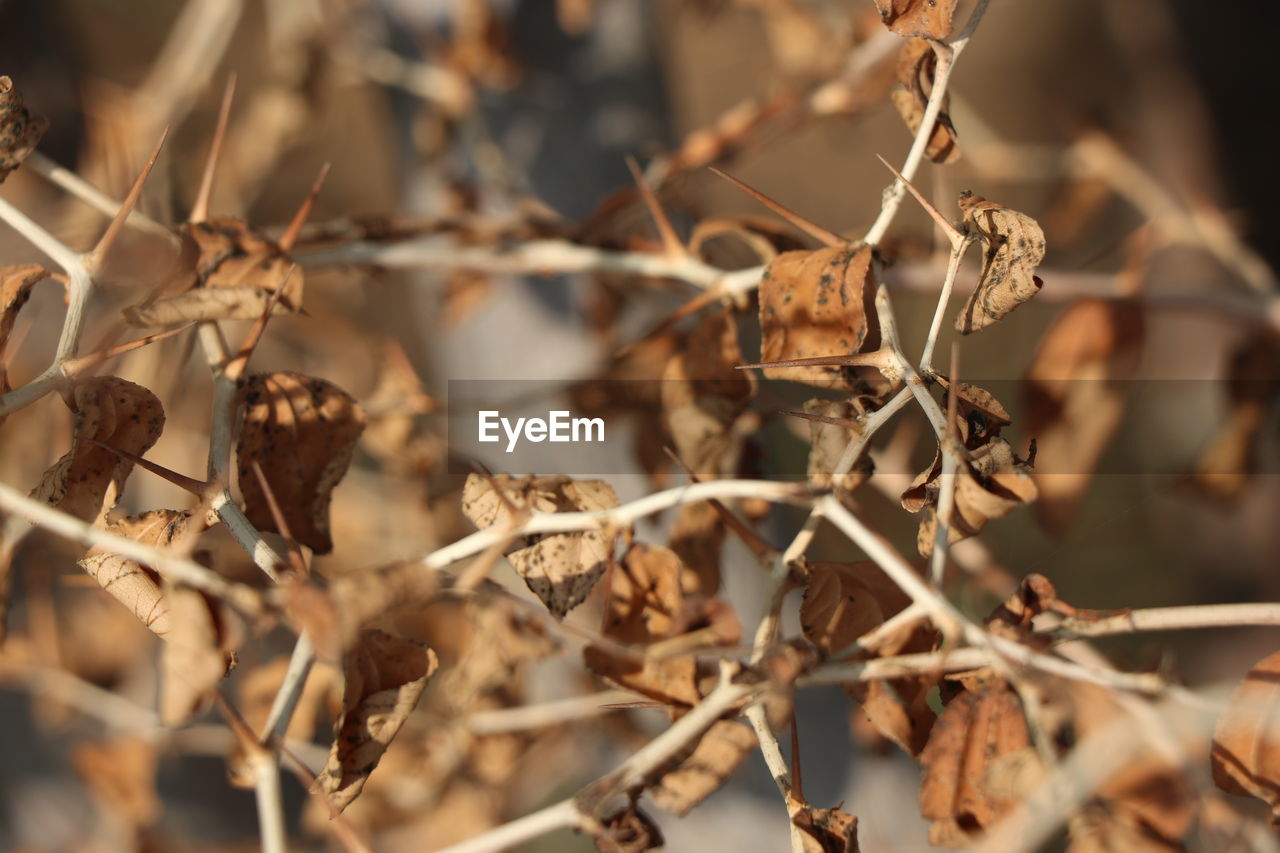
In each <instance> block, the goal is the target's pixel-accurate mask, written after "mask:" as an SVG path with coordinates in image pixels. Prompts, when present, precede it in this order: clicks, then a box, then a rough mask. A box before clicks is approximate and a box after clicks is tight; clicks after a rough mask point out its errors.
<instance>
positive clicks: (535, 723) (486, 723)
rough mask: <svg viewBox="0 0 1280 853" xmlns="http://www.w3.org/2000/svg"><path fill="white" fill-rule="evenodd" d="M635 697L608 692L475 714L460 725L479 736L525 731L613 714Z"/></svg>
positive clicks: (624, 691) (624, 692) (466, 717)
mask: <svg viewBox="0 0 1280 853" xmlns="http://www.w3.org/2000/svg"><path fill="white" fill-rule="evenodd" d="M635 698H636V697H635V694H634V693H632V692H631V691H629V690H606V691H603V692H601V693H588V694H587V695H586V696H573V697H571V698H568V699H559V700H557V701H554V702H544V703H542V704H540V705H522V706H518V707H515V708H499V709H497V710H492V711H476V712H473V713H471V714H467V715H466V716H465V717H463V718H462V720H461V723H462V726H463V728H465V729H466V730H467V731H468V732H469V733H471V734H473V735H476V736H477V737H483V736H486V735H496V734H506V733H508V732H523V731H529V730H531V729H540V728H546V727H548V726H560V725H564V724H566V723H569V722H572V721H574V720H583V719H587V718H589V717H595V716H600V715H602V714H610V713H614V712H616V711H619V710H622V709H621V708H618V707H611V706H617V705H620V704H623V703H626V702H631V701H634V700H635Z"/></svg>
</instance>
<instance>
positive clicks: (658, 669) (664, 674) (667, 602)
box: [583, 543, 740, 706]
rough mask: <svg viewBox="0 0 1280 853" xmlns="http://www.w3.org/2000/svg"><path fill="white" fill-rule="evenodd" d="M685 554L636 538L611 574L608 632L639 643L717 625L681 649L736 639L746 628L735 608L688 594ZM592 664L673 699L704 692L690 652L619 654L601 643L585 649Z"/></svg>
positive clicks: (686, 701)
mask: <svg viewBox="0 0 1280 853" xmlns="http://www.w3.org/2000/svg"><path fill="white" fill-rule="evenodd" d="M684 572H685V569H684V566H683V565H682V563H681V561H680V558H679V557H678V556H677V555H676V554H675V552H674V551H671V550H670V549H668V548H663V547H661V546H658V545H647V544H644V543H636V544H634V545H632V546H631V548H629V549H628V550H627V553H626V554H625V555H624V556H623V558H622V560H621V561H619V563H618V564H617V565H616V566H615V567H614V568H613V571H612V572H611V574H610V576H609V593H608V600H607V601H606V603H605V616H604V625H603V628H602V633H603V634H604V635H605V636H606V637H608V638H609V639H611V640H615V641H617V642H620V643H625V644H628V645H634V646H651V645H653V644H655V643H658V642H661V641H675V642H679V640H677V638H683V637H690V636H692V635H693V632H695V631H701V630H702V629H711V630H709V631H707V632H706V634H705V635H701V634H700V635H699V636H705V639H702V640H698V639H697V638H694V639H691V640H689V642H690V643H692V644H693V645H690V646H689V647H687V648H683V649H681V651H692V650H693V649H694V648H695V647H696V646H698V645H709V644H711V643H714V642H721V643H732V642H736V641H737V639H738V636H737V635H738V634H739V633H740V631H739V628H738V626H737V622H736V620H734V619H733V618H732V614H731V613H729V612H728V611H726V610H724V609H717V607H716V606H715V605H716V604H717V603H716V602H714V601H707V600H706V599H704V598H703V597H701V596H698V595H690V596H686V595H685V593H684V590H683V586H682V583H681V578H682V576H683V574H684ZM583 658H584V660H585V662H586V665H587V667H588V668H589V669H590V670H592V671H593V672H595V673H597V674H598V675H600V676H601V677H603V678H606V679H608V680H609V681H611V682H613V683H615V684H617V685H619V686H621V687H624V688H626V689H628V690H634V691H636V692H637V693H641V694H643V695H645V696H648V697H649V698H651V699H654V700H656V701H658V702H662V703H664V704H668V705H678V706H692V705H696V704H697V703H698V702H699V700H701V698H702V692H701V690H700V689H699V684H698V664H697V661H696V660H695V659H694V658H693V657H692V656H690V655H688V654H672V655H667V656H646V657H644V658H643V659H642V660H637V659H636V658H635V657H627V656H622V655H617V654H613V653H612V652H611V651H610V650H609V649H607V648H603V647H600V646H588V647H587V648H586V649H584V650H583Z"/></svg>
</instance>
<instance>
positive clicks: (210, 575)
mask: <svg viewBox="0 0 1280 853" xmlns="http://www.w3.org/2000/svg"><path fill="white" fill-rule="evenodd" d="M0 507H2V508H4V509H6V510H8V511H9V512H12V513H13V514H14V515H17V516H21V517H23V518H26V519H27V520H28V521H31V522H32V523H34V524H36V525H39V526H40V527H42V528H44V529H45V530H48V531H50V532H51V533H54V534H57V535H58V536H62V537H64V538H66V539H70V540H72V541H74V542H80V543H81V544H84V545H88V546H91V547H95V546H96V547H99V548H103V549H104V550H108V551H111V552H113V553H116V554H120V555H121V556H123V557H128V558H129V559H130V560H135V561H137V562H139V563H142V564H143V565H146V566H149V567H151V568H152V569H154V570H156V571H157V572H159V573H160V574H161V575H164V576H165V577H167V578H169V579H170V580H172V581H175V582H178V583H183V584H186V585H187V586H192V587H195V588H196V589H200V590H203V591H204V592H207V593H209V594H210V595H212V596H214V597H216V598H220V599H223V600H224V601H226V602H227V603H229V604H231V605H233V606H235V607H236V608H238V609H240V610H241V611H243V612H245V613H249V614H256V613H259V612H261V611H262V606H263V605H262V597H261V596H260V595H259V594H258V592H257V591H256V590H254V589H252V588H251V587H248V586H245V585H244V584H239V583H235V582H233V581H228V580H226V579H225V578H223V577H222V576H221V575H219V574H218V573H217V572H214V571H211V570H210V569H207V568H205V567H204V566H201V565H200V564H198V563H195V562H193V561H191V560H188V559H184V558H181V557H175V556H174V555H172V554H168V553H166V552H164V551H161V550H159V549H158V548H154V547H152V546H150V545H144V544H143V543H141V542H138V541H137V540H135V539H128V538H126V537H124V536H117V535H116V534H114V533H108V532H107V531H105V530H102V529H100V528H96V527H94V526H92V525H91V524H88V523H86V522H83V521H81V520H80V519H78V518H75V517H74V516H71V515H68V514H67V513H65V512H62V511H61V510H59V509H55V508H54V507H52V506H50V505H49V504H46V503H43V502H41V501H36V500H32V499H31V498H29V497H27V496H26V495H24V494H22V493H20V492H19V491H17V490H16V489H14V488H12V487H10V486H8V485H5V484H3V483H0Z"/></svg>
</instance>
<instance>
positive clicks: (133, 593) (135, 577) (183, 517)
mask: <svg viewBox="0 0 1280 853" xmlns="http://www.w3.org/2000/svg"><path fill="white" fill-rule="evenodd" d="M190 521H191V513H189V512H184V511H182V510H176V509H157V510H152V511H150V512H144V513H142V514H141V515H131V516H129V517H127V518H122V519H120V520H119V521H116V522H113V523H111V524H110V525H108V526H107V531H108V532H109V533H114V534H116V535H117V536H125V537H128V538H129V539H135V540H137V541H138V542H141V543H143V544H144V545H154V546H156V547H157V548H164V547H166V546H168V545H172V544H173V542H174V541H175V540H177V539H179V538H181V537H182V535H183V533H184V532H185V531H186V528H187V525H188V524H189V523H190ZM80 567H81V568H82V569H84V570H85V571H86V572H88V573H89V576H90V577H92V578H93V579H94V580H95V581H97V582H98V585H99V586H101V587H102V588H103V589H104V590H106V591H107V592H109V593H111V595H112V596H113V597H114V598H115V599H116V601H119V602H120V603H121V604H123V605H124V606H125V607H127V608H129V611H130V612H131V613H132V614H133V615H134V616H136V617H138V621H139V622H141V623H142V624H143V625H146V626H147V628H149V629H150V630H151V631H152V633H154V634H155V635H156V636H158V637H165V636H167V635H168V634H169V631H170V629H171V627H172V624H173V622H172V618H171V615H170V613H169V602H167V601H166V600H165V597H164V589H163V586H162V584H161V581H160V575H159V574H157V573H156V572H155V571H154V570H152V569H151V568H149V567H147V566H143V565H141V564H140V563H137V562H135V561H134V560H130V559H129V558H128V557H122V556H121V555H119V554H114V553H112V552H110V551H106V550H104V549H102V548H91V549H90V550H89V552H88V553H87V554H85V555H84V557H82V558H81V560H80Z"/></svg>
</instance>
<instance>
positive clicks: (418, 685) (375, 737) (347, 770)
mask: <svg viewBox="0 0 1280 853" xmlns="http://www.w3.org/2000/svg"><path fill="white" fill-rule="evenodd" d="M436 666H437V661H436V654H435V652H433V651H432V650H431V649H429V648H427V647H426V646H424V645H422V644H421V643H416V642H414V641H413V640H406V639H403V638H401V637H395V636H392V635H391V634H387V633H385V632H383V631H377V630H365V631H361V632H360V637H359V640H358V641H357V642H356V644H355V646H354V647H353V648H352V649H351V651H349V652H348V653H347V657H346V660H345V662H344V668H343V669H344V674H345V676H346V686H345V688H344V689H343V694H342V713H341V714H340V715H339V716H338V719H337V720H335V721H334V724H333V747H332V748H331V749H330V750H329V760H328V762H327V763H326V764H325V767H324V769H323V770H322V771H321V772H320V775H319V776H318V777H317V779H316V784H317V785H318V786H319V788H320V790H322V791H324V792H325V793H326V794H328V795H329V801H330V802H331V803H332V804H333V806H334V808H336V809H337V810H338V811H342V810H343V809H345V808H346V807H347V806H348V805H349V804H350V803H351V801H352V800H354V799H355V798H356V797H358V796H359V795H360V791H361V789H363V788H364V784H365V782H366V781H367V780H368V778H369V775H370V774H371V773H372V772H373V770H374V768H376V767H377V766H378V761H379V759H381V758H382V754H383V753H384V752H386V750H387V746H388V745H390V743H391V741H392V739H393V738H394V737H395V736H396V733H397V732H399V731H400V727H401V726H403V725H404V721H405V719H406V718H407V717H408V716H409V714H410V713H411V712H412V711H413V709H414V707H415V706H417V704H418V699H419V698H421V696H422V692H423V691H424V690H425V689H426V687H427V681H428V679H430V678H431V676H432V674H434V673H435V671H436Z"/></svg>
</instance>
